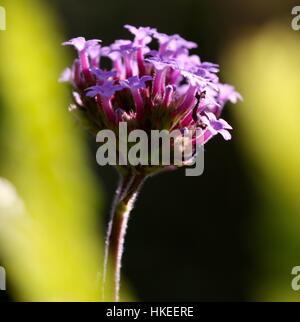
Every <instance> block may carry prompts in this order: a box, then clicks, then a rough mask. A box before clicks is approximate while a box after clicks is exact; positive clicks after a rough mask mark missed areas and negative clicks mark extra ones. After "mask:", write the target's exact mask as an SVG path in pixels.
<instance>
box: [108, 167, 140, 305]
mask: <svg viewBox="0 0 300 322" xmlns="http://www.w3.org/2000/svg"><path fill="white" fill-rule="evenodd" d="M144 181H145V176H144V175H137V174H132V173H129V174H127V175H126V176H122V177H121V179H120V183H119V187H118V190H117V193H116V197H115V200H114V203H113V208H112V213H111V218H110V222H109V225H108V229H107V237H106V245H105V246H106V247H105V257H104V274H103V295H104V299H106V300H107V299H109V298H110V296H108V295H107V293H108V292H107V291H108V285H109V281H108V279H107V270H108V266H109V268H110V269H111V270H112V272H113V296H112V299H113V301H115V302H119V300H120V282H121V266H122V256H123V253H124V241H125V235H126V230H127V225H128V220H129V217H130V212H131V210H132V209H133V206H134V202H135V200H136V197H137V194H138V192H139V190H140V188H141V186H142V184H143V182H144Z"/></svg>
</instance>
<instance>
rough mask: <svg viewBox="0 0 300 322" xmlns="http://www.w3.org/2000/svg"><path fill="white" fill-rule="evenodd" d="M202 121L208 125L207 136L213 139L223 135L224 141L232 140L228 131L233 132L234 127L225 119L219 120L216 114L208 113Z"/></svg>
mask: <svg viewBox="0 0 300 322" xmlns="http://www.w3.org/2000/svg"><path fill="white" fill-rule="evenodd" d="M202 121H203V123H204V124H206V125H207V134H208V136H210V137H212V136H215V135H217V134H221V135H222V136H223V138H224V140H226V141H228V140H231V134H230V132H229V131H228V130H232V127H231V126H230V125H229V124H228V123H227V122H226V121H225V120H223V119H217V117H216V116H215V114H213V113H210V112H206V113H205V116H203V117H202Z"/></svg>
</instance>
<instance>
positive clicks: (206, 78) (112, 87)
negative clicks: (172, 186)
mask: <svg viewBox="0 0 300 322" xmlns="http://www.w3.org/2000/svg"><path fill="white" fill-rule="evenodd" d="M125 28H126V29H127V30H128V31H129V32H130V33H131V34H133V36H134V39H133V40H126V39H125V40H124V39H122V40H116V41H115V42H114V43H113V44H111V45H109V46H106V47H101V46H100V40H95V39H94V40H86V39H85V38H83V37H79V38H74V39H71V40H69V41H67V42H65V43H64V44H63V45H71V46H73V47H74V48H75V49H76V50H77V52H78V55H79V58H78V59H76V60H75V62H74V64H73V67H72V68H69V69H67V70H66V71H65V72H64V73H63V75H62V77H61V80H62V81H66V82H69V83H71V85H72V86H73V91H74V97H75V98H76V99H75V101H74V105H75V106H76V107H77V110H79V111H80V112H81V116H82V117H83V118H85V119H86V121H87V122H89V123H91V124H93V125H94V126H95V124H96V127H97V130H98V131H99V130H102V129H112V130H116V129H117V127H118V125H119V122H121V121H126V122H127V123H128V128H130V129H131V130H135V129H141V130H145V131H149V130H151V129H155V130H165V129H167V130H170V131H171V130H179V131H181V132H185V131H187V130H189V131H194V132H196V131H197V133H199V131H200V132H201V133H202V134H201V137H202V142H204V143H206V142H207V141H209V140H210V139H211V138H213V137H214V136H215V135H217V134H220V135H221V136H222V137H223V138H224V139H225V140H229V139H230V138H231V134H230V132H229V131H230V130H232V127H231V126H230V125H229V124H228V123H227V122H226V121H225V120H223V119H221V118H220V115H221V113H222V110H223V108H224V106H225V104H226V103H227V102H231V103H236V102H237V101H238V100H241V99H242V98H241V95H240V94H239V93H238V92H236V91H235V89H234V87H232V86H230V85H227V84H223V83H221V82H220V80H219V76H218V73H219V66H218V65H217V64H214V63H210V62H203V61H202V60H201V59H200V57H199V56H198V55H195V54H192V55H191V54H190V50H191V49H195V48H197V44H196V43H194V42H190V41H187V40H185V39H184V38H182V37H181V36H179V35H176V34H175V35H171V36H169V35H166V34H163V33H159V32H158V31H157V30H156V29H154V28H150V27H139V28H136V27H134V26H131V25H126V26H125ZM152 41H156V42H158V45H159V47H158V49H157V50H153V49H151V43H152ZM102 57H106V58H109V59H110V61H111V66H110V68H108V69H104V67H103V66H101V65H102V60H101V58H102ZM78 102H80V104H79V103H78ZM193 142H194V141H193ZM197 142H198V141H197V140H195V146H194V150H195V151H196V145H197Z"/></svg>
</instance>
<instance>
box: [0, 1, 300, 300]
mask: <svg viewBox="0 0 300 322" xmlns="http://www.w3.org/2000/svg"><path fill="white" fill-rule="evenodd" d="M0 5H2V6H4V7H5V8H6V12H7V31H4V32H3V31H1V32H0V84H1V86H0V148H1V149H0V177H2V178H5V179H1V180H0V265H2V266H4V267H5V268H6V270H7V277H8V287H7V288H8V291H7V292H0V299H1V300H3V301H8V300H13V301H20V300H21V301H72V300H77V301H97V300H99V299H100V297H99V292H98V286H99V285H97V276H96V275H97V272H98V271H99V266H100V264H99V263H100V262H101V258H102V245H103V236H104V230H105V223H106V221H107V215H106V214H107V213H108V212H109V209H110V203H111V200H112V198H113V194H114V190H115V188H116V184H117V179H118V178H117V174H116V172H115V171H114V169H112V168H110V167H106V168H99V167H98V166H97V165H96V162H95V154H96V149H97V146H96V144H95V140H94V139H93V138H92V137H90V136H89V135H88V134H87V133H84V131H83V130H82V129H81V128H80V126H79V125H78V124H76V123H75V122H74V120H73V119H72V117H71V115H69V114H68V112H67V106H68V102H69V100H70V95H69V91H68V88H67V87H65V86H63V85H60V84H58V83H57V79H58V77H59V74H60V71H61V70H62V69H63V68H64V67H65V66H67V65H68V64H70V62H71V60H72V59H73V56H72V54H73V53H72V51H69V50H68V49H67V48H61V46H60V44H61V42H62V41H63V40H66V39H69V38H71V37H75V36H85V37H86V38H100V39H102V40H103V42H104V44H109V43H110V42H112V41H113V40H114V39H116V38H125V39H126V37H128V36H129V35H128V33H127V32H126V31H125V30H123V29H122V26H123V25H124V24H132V25H137V26H153V27H156V28H158V29H159V30H160V31H162V32H165V33H170V34H172V33H179V34H181V35H182V36H183V37H185V38H187V39H190V40H193V41H195V42H197V43H198V44H199V48H198V49H197V50H196V51H195V53H197V54H199V55H200V56H201V58H202V59H203V60H208V61H212V62H218V63H220V65H221V79H222V80H223V81H224V82H228V83H232V84H234V85H235V86H236V88H237V89H238V90H239V91H240V92H241V94H242V95H243V97H244V102H243V103H239V104H238V105H236V106H230V105H229V106H228V107H227V109H226V112H225V118H226V119H229V121H230V123H231V124H232V125H233V127H234V132H233V140H232V141H231V142H224V141H222V139H220V138H216V139H215V140H214V141H212V142H211V143H210V144H208V145H207V147H206V157H205V172H204V175H203V176H201V177H199V178H197V177H190V178H188V177H185V175H184V174H185V173H184V171H177V172H174V173H168V174H164V175H160V176H157V177H154V178H152V179H151V180H148V182H147V183H146V185H145V187H144V189H143V191H142V193H141V195H140V197H139V200H138V202H137V206H136V208H135V210H134V211H133V214H132V218H131V221H130V225H129V230H128V235H127V241H126V252H125V256H124V264H123V276H124V283H123V286H124V287H123V289H124V290H123V292H124V295H123V299H124V300H143V301H151V300H152V301H161V300H162V301H202V300H204V301H210V300H212V301H251V300H254V301H298V300H300V292H295V291H293V290H292V288H291V281H292V278H293V276H292V275H291V271H292V268H293V267H295V266H299V265H300V234H299V231H300V200H299V193H300V168H299V164H300V149H299V142H300V126H299V124H300V106H299V89H300V64H299V57H300V31H298V32H297V31H294V30H293V29H292V28H291V21H292V18H293V17H292V15H291V11H292V8H293V7H294V6H295V5H297V2H296V1H288V0H285V1H282V0H281V1H280V0H272V1H271V0H259V1H258V0H254V1H238V0H226V1H222V2H221V1H216V0H186V1H183V0H160V1H158V0H152V1H151V2H149V1H138V0H124V1H119V0H110V1H104V0H85V1H74V0H72V1H71V0H59V1H58V0H53V1H46V0H44V1H42V0H40V1H38V0H22V1H21V0H9V1H4V0H3V1H1V2H0ZM8 180H9V181H8Z"/></svg>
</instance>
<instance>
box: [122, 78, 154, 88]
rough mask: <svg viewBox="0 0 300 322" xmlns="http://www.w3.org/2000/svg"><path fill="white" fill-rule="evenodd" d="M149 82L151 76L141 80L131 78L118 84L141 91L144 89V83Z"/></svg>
mask: <svg viewBox="0 0 300 322" xmlns="http://www.w3.org/2000/svg"><path fill="white" fill-rule="evenodd" d="M151 80H152V77H151V76H143V77H142V78H139V77H138V76H133V77H130V78H128V79H126V80H123V81H120V84H121V85H123V86H124V87H127V88H130V89H142V88H145V87H146V82H148V81H151Z"/></svg>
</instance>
